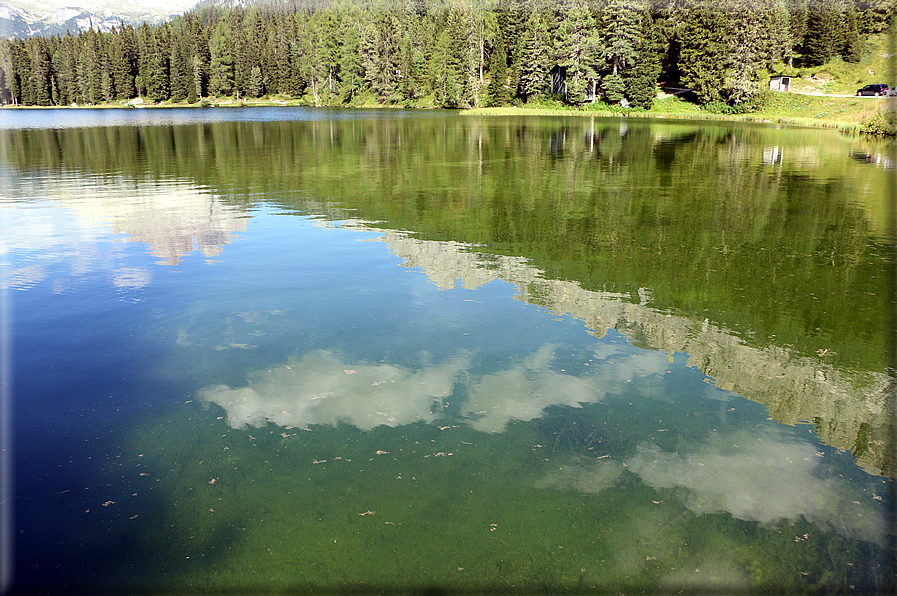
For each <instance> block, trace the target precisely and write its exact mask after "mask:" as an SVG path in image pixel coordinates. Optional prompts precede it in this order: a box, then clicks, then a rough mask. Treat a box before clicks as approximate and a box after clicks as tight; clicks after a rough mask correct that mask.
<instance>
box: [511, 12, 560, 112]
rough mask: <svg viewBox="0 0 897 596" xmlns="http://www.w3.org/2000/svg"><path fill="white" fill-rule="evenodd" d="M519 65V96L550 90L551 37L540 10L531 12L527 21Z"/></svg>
mask: <svg viewBox="0 0 897 596" xmlns="http://www.w3.org/2000/svg"><path fill="white" fill-rule="evenodd" d="M519 66H520V70H519V76H518V77H517V79H518V80H519V83H518V88H517V89H518V94H519V95H520V97H522V98H523V99H524V100H528V99H530V98H532V97H535V96H537V95H541V94H544V93H548V92H549V91H550V90H551V88H550V81H549V72H550V71H551V67H552V64H551V39H550V37H549V33H548V25H547V23H546V22H545V19H544V18H543V16H542V14H541V13H540V12H533V13H532V14H531V15H530V18H529V20H528V21H527V25H526V33H525V38H524V42H523V53H522V55H521V58H520V62H519Z"/></svg>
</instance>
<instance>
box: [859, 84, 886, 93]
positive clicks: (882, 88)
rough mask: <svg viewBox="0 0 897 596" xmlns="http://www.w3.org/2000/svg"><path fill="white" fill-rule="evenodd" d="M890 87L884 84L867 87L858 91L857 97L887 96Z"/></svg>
mask: <svg viewBox="0 0 897 596" xmlns="http://www.w3.org/2000/svg"><path fill="white" fill-rule="evenodd" d="M887 94H888V86H887V85H885V84H884V83H875V84H874V85H866V86H865V87H863V88H862V89H857V95H887Z"/></svg>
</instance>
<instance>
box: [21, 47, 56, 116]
mask: <svg viewBox="0 0 897 596" xmlns="http://www.w3.org/2000/svg"><path fill="white" fill-rule="evenodd" d="M27 46H28V55H29V58H30V64H29V66H30V69H29V82H30V86H31V89H32V97H31V104H32V105H37V106H49V105H51V104H52V97H51V93H50V87H51V80H52V79H51V76H50V48H49V46H48V44H47V40H46V39H44V38H43V37H32V38H30V39H29V40H28V42H27Z"/></svg>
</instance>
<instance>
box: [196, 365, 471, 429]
mask: <svg viewBox="0 0 897 596" xmlns="http://www.w3.org/2000/svg"><path fill="white" fill-rule="evenodd" d="M468 364H469V363H468V359H467V358H466V357H464V356H459V357H456V358H453V359H451V360H449V361H446V362H444V363H442V364H439V365H435V366H430V367H427V368H424V369H421V370H417V371H412V370H410V369H408V368H405V367H401V366H396V365H392V364H366V363H356V364H347V363H346V362H344V361H343V360H342V359H340V358H339V357H338V356H337V355H336V354H334V353H332V352H329V351H325V350H318V351H313V352H309V353H307V354H305V355H303V356H302V358H300V359H299V360H294V361H291V362H289V363H287V364H284V365H283V366H279V367H276V368H272V369H268V370H267V371H261V372H257V373H255V374H253V375H252V376H251V378H250V381H249V385H248V386H247V387H238V388H236V389H232V388H230V387H228V386H226V385H215V386H211V387H206V388H204V389H202V390H200V391H199V393H198V398H199V399H200V400H202V401H203V402H205V403H216V404H218V405H220V406H222V407H223V408H224V409H225V410H226V411H227V421H228V424H230V425H231V426H232V427H234V428H244V427H246V426H247V425H248V426H255V427H261V426H264V425H265V424H267V423H268V422H272V423H274V424H277V425H280V426H298V427H302V426H306V425H309V424H332V425H336V424H337V423H338V422H346V423H349V424H351V425H353V426H356V427H358V428H360V429H362V430H370V429H372V428H374V427H377V426H381V425H386V426H393V427H395V426H400V425H403V424H411V423H413V422H418V421H425V422H432V421H434V420H435V419H436V418H437V416H438V415H439V413H440V412H441V409H442V407H441V404H442V400H443V399H444V398H446V397H448V396H449V395H451V394H452V391H453V390H454V384H455V380H456V378H457V376H458V374H459V373H460V371H461V370H463V369H466V368H467V366H468Z"/></svg>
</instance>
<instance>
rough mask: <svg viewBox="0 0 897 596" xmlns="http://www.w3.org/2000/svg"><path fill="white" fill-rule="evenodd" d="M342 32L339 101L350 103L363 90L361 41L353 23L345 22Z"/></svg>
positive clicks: (363, 71)
mask: <svg viewBox="0 0 897 596" xmlns="http://www.w3.org/2000/svg"><path fill="white" fill-rule="evenodd" d="M344 26H345V29H344V33H343V47H342V50H343V55H342V60H341V62H342V69H341V71H342V74H343V82H342V85H341V86H340V101H342V102H343V103H347V104H348V103H352V102H353V101H354V100H355V98H356V97H358V96H359V95H361V94H362V93H363V91H364V73H365V70H364V66H363V65H362V60H361V43H360V41H359V38H358V30H357V27H358V25H356V24H355V23H348V22H347V23H346V24H345V25H344Z"/></svg>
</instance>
